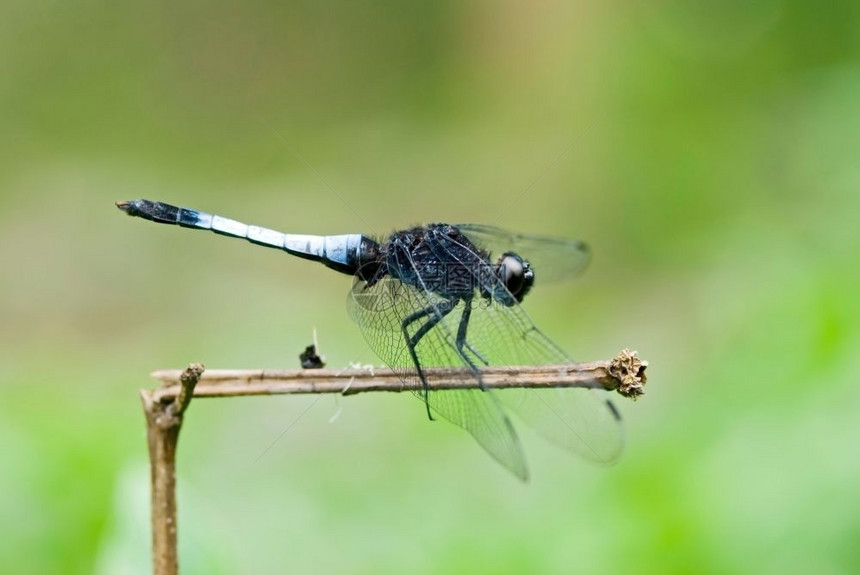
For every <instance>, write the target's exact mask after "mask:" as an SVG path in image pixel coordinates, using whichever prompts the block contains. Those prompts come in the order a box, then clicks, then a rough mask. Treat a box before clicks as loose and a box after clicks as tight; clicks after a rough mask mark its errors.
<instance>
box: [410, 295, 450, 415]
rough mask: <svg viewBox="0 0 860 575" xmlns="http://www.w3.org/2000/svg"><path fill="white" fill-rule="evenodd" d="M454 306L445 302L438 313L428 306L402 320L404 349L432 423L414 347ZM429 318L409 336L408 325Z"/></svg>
mask: <svg viewBox="0 0 860 575" xmlns="http://www.w3.org/2000/svg"><path fill="white" fill-rule="evenodd" d="M455 305H456V301H449V302H445V305H444V306H442V308H443V309H442V310H441V311H440V310H439V308H438V307H437V306H432V305H431V306H428V307H426V308H425V309H422V310H420V311H417V312H415V313H413V314H410V315H408V316H406V318H405V319H404V320H403V323H402V324H401V325H402V328H403V337H404V338H405V339H406V349H408V350H409V356H410V357H411V358H412V363H414V364H415V370H416V371H417V372H418V378H419V379H420V380H421V385H422V386H423V387H424V405H425V406H426V407H427V417H428V418H430V420H431V421H433V414H432V413H430V398H429V396H428V392H429V391H430V388H429V386H428V385H427V377H426V376H425V375H424V369H423V368H422V367H421V362H420V361H419V360H418V354H417V353H415V347H416V346H417V345H418V342H420V341H421V338H423V337H424V336H425V335H427V332H429V331H430V330H431V329H433V327H434V326H435V325H436V324H438V323H439V322H440V321H442V320H443V319H444V318H445V316H446V315H448V314H449V313H451V312H452V311H454V307H455ZM428 315H429V316H431V317H430V319H428V320H427V321H426V322H424V324H423V325H422V326H421V327H419V328H418V331H416V332H415V334H414V335H412V336H410V335H409V331H408V329H407V328H408V327H409V325H410V324H412V323H414V322H415V321H417V320H418V319H420V318H422V317H424V316H428Z"/></svg>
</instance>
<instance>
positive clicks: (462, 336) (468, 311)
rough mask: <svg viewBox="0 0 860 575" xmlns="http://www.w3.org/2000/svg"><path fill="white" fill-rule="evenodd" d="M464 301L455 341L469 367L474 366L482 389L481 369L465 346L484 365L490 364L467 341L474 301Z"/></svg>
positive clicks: (458, 350)
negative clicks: (470, 356)
mask: <svg viewBox="0 0 860 575" xmlns="http://www.w3.org/2000/svg"><path fill="white" fill-rule="evenodd" d="M464 303H465V306H464V307H463V315H461V316H460V325H459V327H458V328H457V340H456V341H455V343H454V345H455V347H456V348H457V353H459V354H460V357H461V358H463V361H465V362H466V363H467V364H469V367H470V368H472V371H473V372H474V374H475V377H477V379H478V383H479V384H480V386H481V389H484V382H483V380H482V379H481V370H480V369H478V366H477V365H475V362H473V361H472V360H471V359H469V357H468V356H467V355H466V352H464V351H463V348H464V347H465V348H466V349H468V350H469V351H471V352H472V353H473V354H474V355H475V357H477V358H478V359H479V360H481V362H483V364H484V365H489V363H488V362H487V360H486V359H484V357H483V356H482V355H481V354H480V353H478V350H476V349H475V348H474V347H472V345H471V344H470V343H469V342H468V341H466V330H467V329H468V328H469V318H470V317H471V315H472V305H471V303H472V302H471V301H469V300H466V301H464Z"/></svg>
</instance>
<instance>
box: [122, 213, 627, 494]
mask: <svg viewBox="0 0 860 575" xmlns="http://www.w3.org/2000/svg"><path fill="white" fill-rule="evenodd" d="M116 205H117V207H118V208H119V209H120V210H122V211H124V212H125V213H126V214H128V215H130V216H135V217H139V218H143V219H146V220H150V221H153V222H157V223H162V224H170V225H178V226H182V227H186V228H193V229H200V230H210V231H213V232H215V233H217V234H220V235H224V236H230V237H235V238H241V239H245V240H248V241H250V242H252V243H255V244H258V245H261V246H266V247H272V248H277V249H280V250H283V251H286V252H287V253H289V254H292V255H294V256H298V257H300V258H304V259H308V260H313V261H317V262H320V263H322V264H324V265H325V266H327V267H329V268H331V269H333V270H335V271H338V272H341V273H343V274H347V275H350V276H353V278H354V280H353V284H352V288H351V290H350V292H349V296H348V298H347V308H348V311H349V315H350V317H351V318H352V319H353V320H354V321H355V322H356V323H357V324H358V326H359V328H360V330H361V332H362V333H363V335H364V337H365V339H366V340H367V343H368V345H369V347H370V348H371V349H372V350H373V351H374V353H376V355H377V356H379V358H380V359H382V360H383V361H384V362H385V363H386V364H387V365H388V366H389V367H390V368H391V369H392V370H393V371H394V372H395V373H396V374H397V375H398V377H399V379H400V380H401V381H402V382H403V383H404V384H405V385H407V386H408V387H409V388H410V389H413V390H415V391H414V393H415V394H416V395H417V396H418V397H419V398H420V399H421V400H422V401H423V402H424V405H425V406H426V412H427V416H428V417H429V418H430V419H431V420H432V419H435V418H436V417H437V416H438V417H441V418H443V419H447V420H448V421H450V422H452V423H454V424H455V425H457V426H459V427H461V428H463V429H465V430H466V431H467V432H469V433H470V434H471V435H472V436H473V437H474V439H475V440H476V441H477V442H478V443H479V444H480V445H481V446H482V447H483V448H484V450H485V451H486V452H487V453H489V455H491V456H492V457H493V458H494V459H495V460H496V461H498V462H499V463H501V464H502V465H503V466H504V467H506V468H507V469H509V470H510V471H511V472H512V473H513V474H514V475H515V476H516V477H518V478H519V479H521V480H523V481H526V480H527V479H528V476H529V471H528V466H527V464H526V459H525V455H524V452H523V448H522V445H521V442H520V439H519V435H518V434H517V432H516V430H515V428H514V425H513V423H512V420H511V417H510V414H514V415H515V416H516V417H517V418H518V419H519V420H521V421H522V422H524V423H525V424H527V425H528V426H530V427H532V428H533V429H534V430H536V431H537V432H538V433H539V434H540V435H542V436H543V437H544V438H546V439H547V440H549V441H550V442H551V443H554V444H556V445H558V446H560V447H562V448H563V449H566V450H568V451H571V452H573V453H575V454H578V455H580V456H582V457H583V458H585V459H586V460H589V461H591V462H594V463H598V464H605V465H608V464H611V463H614V462H615V461H616V460H617V459H618V457H619V456H620V454H621V452H622V450H623V445H624V433H623V426H622V421H621V416H620V413H619V411H618V409H617V408H616V407H615V405H614V404H613V402H612V401H611V399H609V397H608V394H607V393H606V392H605V391H603V390H602V389H597V388H540V389H536V388H512V389H488V388H486V387H485V386H484V384H483V377H482V373H483V370H484V369H485V368H486V367H488V366H511V365H513V366H522V365H556V364H565V363H570V362H571V360H570V358H569V357H568V356H567V354H565V352H564V351H562V350H561V348H560V347H559V346H557V345H556V344H555V343H553V342H552V340H550V339H549V338H548V337H547V336H546V335H544V333H543V332H542V331H541V330H539V329H538V328H537V327H536V326H535V325H534V323H533V322H532V320H531V319H530V318H529V316H528V315H527V314H526V312H525V310H524V309H523V306H522V305H521V304H522V302H523V300H524V298H525V297H526V296H527V295H528V294H530V293H531V292H532V289H533V288H534V286H535V283H536V281H537V280H538V278H540V281H542V282H543V281H552V280H558V279H563V278H567V277H572V276H574V275H576V274H578V273H579V272H581V271H582V270H583V269H584V268H585V267H586V265H587V263H588V261H589V259H590V253H589V249H588V247H587V245H586V244H585V243H583V242H582V241H579V240H571V239H563V238H554V237H544V236H534V235H523V234H518V233H512V232H507V231H504V230H501V229H499V228H496V227H493V226H488V225H481V224H458V225H452V224H443V223H436V224H429V225H422V226H415V227H411V228H408V229H403V230H400V231H396V232H394V233H391V234H390V235H389V236H388V237H387V238H384V239H374V238H373V237H371V236H368V235H364V234H345V235H327V236H319V235H305V234H288V233H282V232H278V231H275V230H272V229H268V228H264V227H260V226H255V225H247V224H244V223H241V222H238V221H236V220H232V219H229V218H225V217H221V216H217V215H213V214H209V213H206V212H201V211H198V210H193V209H189V208H182V207H177V206H174V205H170V204H166V203H163V202H155V201H149V200H144V199H140V200H130V201H121V202H117V204H116ZM437 367H443V368H444V367H453V368H459V369H455V370H449V371H450V373H447V374H445V375H446V377H447V378H448V379H449V380H450V378H451V377H452V375H451V374H454V375H453V377H456V378H459V379H460V380H462V381H463V382H464V383H466V384H470V385H466V386H464V388H462V389H460V388H458V389H434V386H433V383H434V379H436V378H437V377H441V376H440V375H438V374H439V373H440V370H435V369H429V368H437Z"/></svg>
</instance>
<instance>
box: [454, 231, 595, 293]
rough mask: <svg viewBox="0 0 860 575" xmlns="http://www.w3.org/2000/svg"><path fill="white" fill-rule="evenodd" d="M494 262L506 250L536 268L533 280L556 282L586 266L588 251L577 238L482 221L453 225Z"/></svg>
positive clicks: (589, 254) (588, 257)
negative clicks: (519, 230)
mask: <svg viewBox="0 0 860 575" xmlns="http://www.w3.org/2000/svg"><path fill="white" fill-rule="evenodd" d="M456 227H457V228H458V229H459V230H460V231H461V232H463V234H465V235H466V236H467V237H468V238H469V240H470V241H471V242H472V243H474V244H475V246H477V247H478V248H480V249H483V250H486V251H487V252H489V253H490V260H491V261H493V260H495V259H496V258H498V257H499V256H500V255H501V254H503V253H505V252H514V253H516V254H518V255H519V256H520V257H522V258H523V259H525V260H528V261H529V263H530V264H531V266H532V269H533V270H535V281H536V282H544V281H556V280H560V279H566V278H569V277H573V276H575V275H577V274H579V273H580V272H582V270H583V269H585V267H586V266H587V265H588V262H589V261H590V260H591V252H590V251H589V249H588V245H586V244H585V242H583V241H580V240H571V239H566V238H556V237H551V236H534V235H526V234H518V233H514V232H509V231H506V230H502V229H499V228H496V227H493V226H485V225H482V224H458V225H457V226H456Z"/></svg>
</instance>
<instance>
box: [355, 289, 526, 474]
mask: <svg viewBox="0 0 860 575" xmlns="http://www.w3.org/2000/svg"><path fill="white" fill-rule="evenodd" d="M347 302H348V303H347V306H348V308H349V313H350V316H351V317H352V318H353V320H355V322H356V323H358V325H359V327H360V328H361V331H362V333H363V334H364V337H365V339H366V340H367V342H368V344H369V345H370V347H371V349H373V351H374V352H375V353H376V355H378V356H379V358H380V359H382V361H384V362H385V363H386V364H388V365H389V367H391V369H392V370H394V371H395V372H396V373H397V374H398V375H399V377H400V379H401V380H403V381H404V382H405V383H406V384H408V385H410V386H420V385H421V382H420V378H419V376H418V371H417V369H416V366H415V364H414V362H413V360H412V358H411V356H410V354H409V350H408V348H407V346H406V343H405V342H406V340H405V336H404V333H403V328H402V325H403V322H404V320H405V319H406V318H408V317H410V316H413V315H414V314H416V313H418V312H422V311H424V310H429V312H428V314H427V315H426V316H425V317H423V318H420V319H418V320H416V321H414V322H413V323H412V324H410V325H409V326H408V328H407V333H409V335H410V336H412V335H414V334H415V333H416V331H417V330H419V329H421V327H422V326H423V325H424V322H426V321H428V320H429V318H431V317H434V316H435V315H437V314H438V315H441V314H442V313H443V312H442V306H444V305H445V302H444V300H442V299H441V298H439V297H438V296H436V295H434V294H433V293H432V292H427V291H423V290H420V289H419V288H415V287H412V286H408V285H406V284H403V283H402V282H400V281H399V280H396V279H392V278H390V277H385V278H383V279H381V280H379V281H378V282H376V283H374V284H373V285H372V286H368V284H366V283H365V282H363V281H356V282H355V284H354V285H353V288H352V291H351V292H350V296H349V298H348V300H347ZM464 308H465V306H464V304H463V302H460V303H459V305H458V306H456V307H455V308H453V310H452V311H450V312H448V313H447V315H445V317H444V319H443V320H442V321H440V322H439V323H438V324H436V325H435V326H434V327H433V328H432V329H430V330H429V331H428V332H427V334H426V335H425V336H424V337H423V338H421V340H420V341H419V342H418V344H417V345H416V348H415V352H416V355H417V356H418V357H419V358H420V361H421V365H422V367H423V368H433V367H461V368H465V369H463V370H462V372H460V374H459V375H458V377H462V378H463V379H464V380H469V381H471V382H472V383H479V382H480V372H476V371H474V370H472V369H469V368H468V366H467V365H466V364H465V363H464V361H463V358H462V357H461V356H460V354H459V353H458V351H457V349H456V346H455V341H454V336H453V334H454V333H456V329H457V325H458V322H459V318H460V317H462V313H463V309H464ZM426 378H427V380H428V383H430V384H432V382H433V381H434V379H435V375H434V373H433V372H432V371H429V372H426ZM415 394H416V395H417V396H418V397H419V398H420V399H421V400H422V401H424V402H425V403H426V404H427V406H428V408H429V409H430V410H431V411H432V412H433V413H435V414H437V415H439V416H441V417H443V418H445V419H447V420H448V421H450V422H452V423H454V424H455V425H458V426H460V427H462V428H463V429H465V430H466V431H468V432H469V433H470V434H471V435H472V436H473V437H474V438H475V440H476V441H477V442H478V443H479V444H480V445H481V446H482V447H483V448H484V449H485V450H486V451H487V452H488V453H489V454H490V455H491V456H492V457H493V458H494V459H496V460H497V461H498V462H499V463H501V464H502V465H504V466H505V467H507V468H508V469H510V470H511V471H512V472H513V473H514V475H516V476H517V477H519V478H520V479H522V480H526V479H527V478H528V469H527V466H526V462H525V457H524V455H523V450H522V447H521V446H520V441H519V438H518V437H517V434H516V432H515V431H514V427H513V425H512V424H511V421H510V419H509V418H508V417H507V415H506V414H505V412H504V410H503V409H502V408H501V406H500V404H499V401H498V399H497V398H496V396H495V394H493V393H489V392H486V391H482V390H480V389H464V390H439V391H433V392H431V393H429V394H427V393H424V392H423V391H416V392H415Z"/></svg>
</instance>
